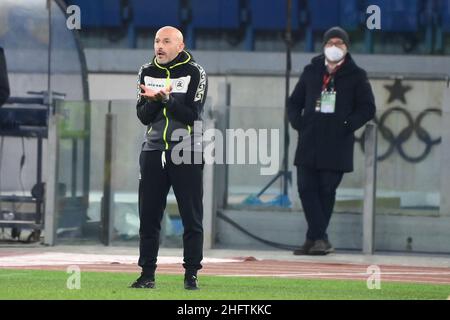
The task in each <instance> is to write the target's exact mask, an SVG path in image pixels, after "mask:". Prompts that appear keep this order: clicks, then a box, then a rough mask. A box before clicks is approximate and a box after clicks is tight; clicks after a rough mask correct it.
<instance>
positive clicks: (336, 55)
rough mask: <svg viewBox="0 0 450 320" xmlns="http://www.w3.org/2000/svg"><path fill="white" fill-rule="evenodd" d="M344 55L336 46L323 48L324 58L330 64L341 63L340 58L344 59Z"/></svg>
mask: <svg viewBox="0 0 450 320" xmlns="http://www.w3.org/2000/svg"><path fill="white" fill-rule="evenodd" d="M344 55H345V53H344V50H342V49H340V48H338V47H336V46H332V47H328V48H325V56H326V57H327V59H328V60H329V61H331V62H339V61H341V60H342V58H344Z"/></svg>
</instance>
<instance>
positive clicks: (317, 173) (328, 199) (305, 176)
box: [297, 166, 344, 241]
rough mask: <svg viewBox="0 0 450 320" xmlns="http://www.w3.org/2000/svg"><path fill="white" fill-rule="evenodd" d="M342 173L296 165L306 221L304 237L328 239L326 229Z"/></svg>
mask: <svg viewBox="0 0 450 320" xmlns="http://www.w3.org/2000/svg"><path fill="white" fill-rule="evenodd" d="M343 175H344V173H343V172H340V171H329V170H317V169H314V168H308V167H304V166H298V167H297V184H298V192H299V194H300V200H301V202H302V206H303V210H304V212H305V218H306V221H307V223H308V231H307V233H306V239H309V240H313V241H315V240H328V235H327V229H328V225H329V223H330V219H331V215H332V213H333V208H334V203H335V201H336V189H337V188H338V186H339V184H340V183H341V181H342V177H343Z"/></svg>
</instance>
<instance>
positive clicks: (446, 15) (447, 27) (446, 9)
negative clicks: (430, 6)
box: [439, 0, 450, 32]
mask: <svg viewBox="0 0 450 320" xmlns="http://www.w3.org/2000/svg"><path fill="white" fill-rule="evenodd" d="M440 1H441V5H440V7H441V8H440V10H439V12H440V13H441V25H442V30H443V31H444V32H450V0H440Z"/></svg>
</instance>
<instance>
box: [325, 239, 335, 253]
mask: <svg viewBox="0 0 450 320" xmlns="http://www.w3.org/2000/svg"><path fill="white" fill-rule="evenodd" d="M326 242H327V250H326V251H327V253H333V252H334V248H333V245H332V244H331V242H330V241H328V240H326Z"/></svg>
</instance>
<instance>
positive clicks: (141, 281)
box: [130, 275, 155, 289]
mask: <svg viewBox="0 0 450 320" xmlns="http://www.w3.org/2000/svg"><path fill="white" fill-rule="evenodd" d="M154 287H155V277H151V276H144V275H141V276H140V277H139V278H138V279H137V280H136V281H135V282H133V284H132V285H131V286H130V288H136V289H153V288H154Z"/></svg>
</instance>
